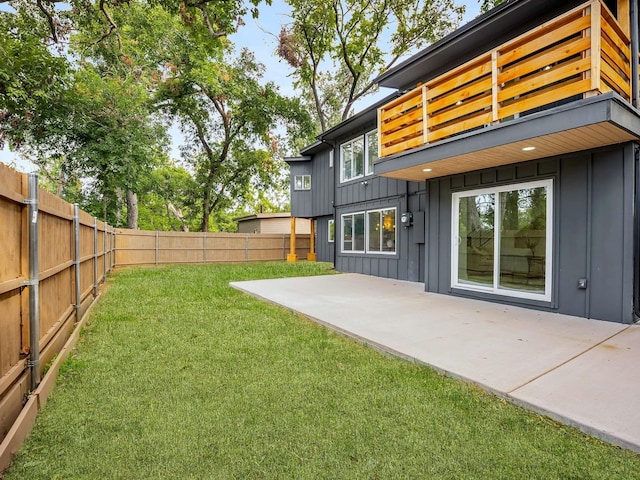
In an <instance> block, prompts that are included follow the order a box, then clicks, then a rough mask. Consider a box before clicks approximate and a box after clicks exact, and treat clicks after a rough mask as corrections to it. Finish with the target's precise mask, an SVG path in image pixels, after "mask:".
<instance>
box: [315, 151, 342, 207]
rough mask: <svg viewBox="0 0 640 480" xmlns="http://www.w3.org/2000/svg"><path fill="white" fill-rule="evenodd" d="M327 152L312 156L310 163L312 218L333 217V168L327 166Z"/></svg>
mask: <svg viewBox="0 0 640 480" xmlns="http://www.w3.org/2000/svg"><path fill="white" fill-rule="evenodd" d="M330 151H331V147H329V146H327V150H325V151H324V152H320V153H317V154H316V155H314V156H313V160H312V162H311V165H312V170H311V190H313V204H312V212H311V213H312V216H313V217H321V216H323V215H333V193H334V192H333V187H334V180H333V178H334V171H335V170H336V168H335V166H334V167H330V166H329V153H330Z"/></svg>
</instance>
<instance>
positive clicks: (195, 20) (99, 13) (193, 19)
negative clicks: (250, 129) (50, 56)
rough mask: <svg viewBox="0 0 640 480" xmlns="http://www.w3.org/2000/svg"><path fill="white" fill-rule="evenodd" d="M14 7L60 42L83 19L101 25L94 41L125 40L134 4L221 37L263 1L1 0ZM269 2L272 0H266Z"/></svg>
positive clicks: (210, 34)
mask: <svg viewBox="0 0 640 480" xmlns="http://www.w3.org/2000/svg"><path fill="white" fill-rule="evenodd" d="M2 3H7V4H9V5H10V6H11V7H13V8H16V9H18V8H23V7H27V8H29V10H30V11H31V14H32V16H33V17H34V18H35V17H38V18H39V19H40V20H41V21H42V22H43V23H44V24H45V25H46V27H47V32H48V33H47V36H48V37H49V38H50V39H51V40H52V41H53V42H54V43H59V42H60V41H62V40H63V39H64V38H65V37H66V36H67V35H68V34H69V32H70V30H71V29H72V28H73V27H74V26H76V25H78V24H80V25H82V23H83V22H89V23H93V24H99V25H100V29H99V30H98V31H97V32H96V33H97V35H96V36H94V37H93V38H92V43H93V44H99V43H101V42H102V41H104V40H105V39H107V38H110V37H115V38H116V39H117V41H118V42H120V41H121V39H120V34H121V32H122V30H121V27H122V24H121V22H120V21H119V19H118V18H117V16H118V14H119V13H120V12H121V11H122V10H125V9H127V8H128V7H129V6H130V5H131V4H132V3H141V4H144V5H145V6H146V7H149V8H154V7H158V8H160V9H162V10H164V11H166V12H167V13H169V14H171V15H175V16H179V17H180V18H181V19H182V22H183V23H184V24H185V25H187V26H188V27H191V28H194V29H195V30H200V31H201V32H202V33H206V34H207V35H209V36H210V37H212V38H221V37H225V36H227V35H229V34H230V33H232V32H234V31H235V30H236V29H237V28H238V27H239V26H240V25H242V16H243V15H245V14H246V13H247V12H248V11H250V12H251V14H252V15H253V16H254V17H257V16H258V5H259V4H260V3H262V0H249V1H246V2H245V1H241V0H146V1H140V2H136V1H135V0H36V2H33V1H29V0H0V4H2ZM264 3H266V4H267V5H270V4H271V0H264Z"/></svg>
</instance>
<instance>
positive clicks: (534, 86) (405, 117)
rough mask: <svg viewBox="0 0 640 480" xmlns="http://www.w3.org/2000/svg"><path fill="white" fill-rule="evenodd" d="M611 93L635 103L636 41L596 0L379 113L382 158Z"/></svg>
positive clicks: (442, 77) (489, 53)
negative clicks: (633, 66) (633, 58)
mask: <svg viewBox="0 0 640 480" xmlns="http://www.w3.org/2000/svg"><path fill="white" fill-rule="evenodd" d="M610 91H614V92H617V93H618V94H619V95H620V96H622V97H623V98H624V99H626V100H627V101H630V97H631V49H630V39H629V37H628V35H627V34H626V33H625V32H624V30H623V29H622V27H621V26H620V24H619V23H618V22H617V20H616V19H615V17H614V16H613V15H612V14H611V12H610V11H609V10H608V9H607V7H606V6H605V5H604V4H603V3H602V2H601V1H600V0H590V1H589V2H586V3H584V4H582V5H580V6H579V7H576V8H574V9H573V10H570V11H568V12H566V13H565V14H563V15H561V16H559V17H557V18H555V19H553V20H551V21H549V22H547V23H545V24H543V25H540V26H538V27H536V28H534V29H532V30H530V31H528V32H526V33H524V34H523V35H521V36H519V37H517V38H515V39H513V40H511V41H509V42H507V43H505V44H503V45H501V46H499V47H498V48H496V49H494V50H493V51H491V52H487V53H486V54H484V55H481V56H479V57H476V58H474V59H473V60H471V61H469V62H467V63H465V64H463V65H461V66H459V67H457V68H455V69H453V70H451V71H449V72H447V73H445V74H443V75H441V76H439V77H437V78H434V79H432V80H430V81H429V82H427V83H425V84H422V85H419V86H418V87H417V88H415V89H413V90H411V91H410V92H408V93H406V94H405V95H403V96H401V97H399V98H397V99H395V100H394V101H392V102H390V103H389V104H387V105H385V106H383V107H381V108H379V109H378V132H379V135H378V138H379V142H380V146H379V147H380V148H379V151H380V156H381V157H385V156H389V155H393V154H396V153H400V152H403V151H407V150H410V149H413V148H416V147H419V146H421V145H425V144H427V143H433V142H437V141H439V140H442V139H445V138H447V137H451V136H452V135H456V134H459V133H462V132H466V131H469V130H473V129H476V128H483V127H484V126H487V125H491V124H494V123H498V122H503V121H508V120H511V119H513V118H517V117H519V116H523V115H526V114H527V113H530V112H532V111H535V110H536V109H540V108H544V107H548V106H552V105H554V104H557V103H558V102H563V101H570V100H572V99H576V98H583V97H586V96H591V95H598V94H601V93H606V92H610Z"/></svg>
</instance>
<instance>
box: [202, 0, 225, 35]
mask: <svg viewBox="0 0 640 480" xmlns="http://www.w3.org/2000/svg"><path fill="white" fill-rule="evenodd" d="M196 8H198V10H200V11H201V12H202V17H203V18H204V23H205V25H206V26H207V30H209V34H211V36H212V37H213V38H220V37H226V36H227V34H226V33H225V32H216V31H215V30H214V29H213V25H211V21H210V20H209V14H208V13H207V11H206V9H205V8H204V5H199V6H198V7H196Z"/></svg>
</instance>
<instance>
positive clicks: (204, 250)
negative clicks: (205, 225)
mask: <svg viewBox="0 0 640 480" xmlns="http://www.w3.org/2000/svg"><path fill="white" fill-rule="evenodd" d="M202 263H207V232H204V237H203V239H202Z"/></svg>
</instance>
